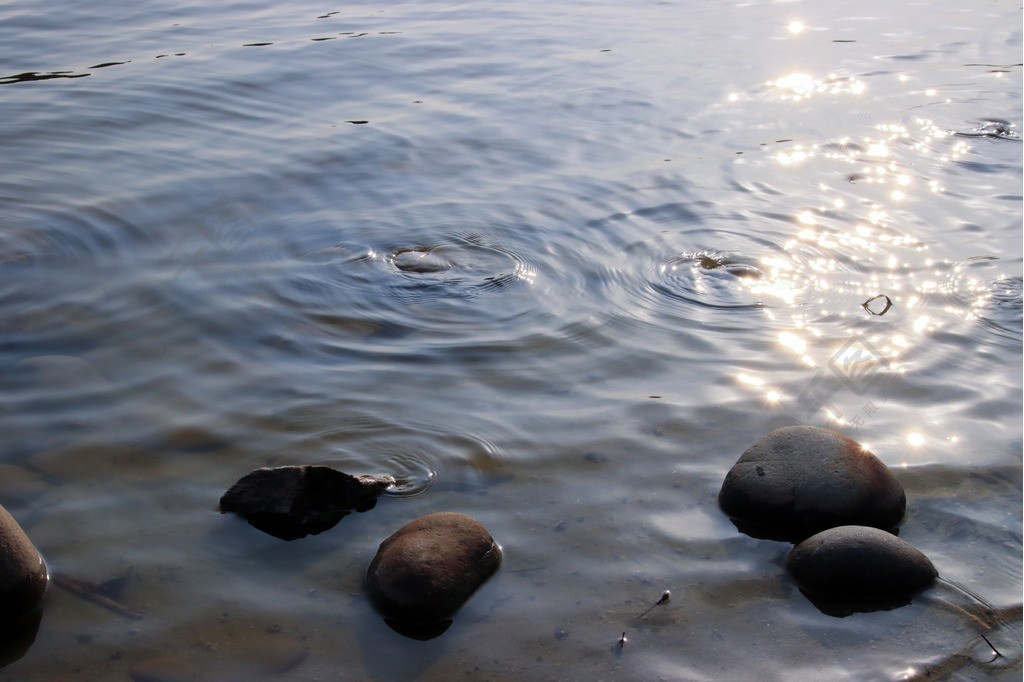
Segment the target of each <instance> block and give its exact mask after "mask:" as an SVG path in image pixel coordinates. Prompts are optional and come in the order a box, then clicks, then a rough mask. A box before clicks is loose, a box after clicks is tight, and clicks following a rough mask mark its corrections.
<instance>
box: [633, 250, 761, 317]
mask: <svg viewBox="0 0 1024 682" xmlns="http://www.w3.org/2000/svg"><path fill="white" fill-rule="evenodd" d="M763 277H764V273H762V272H761V270H760V268H758V267H757V265H756V264H755V262H754V261H753V259H750V258H745V257H742V256H736V255H734V254H728V253H723V252H720V251H707V250H705V251H693V252H687V253H683V254H680V255H678V256H675V257H673V258H669V259H667V260H664V261H662V262H660V263H658V264H657V272H656V273H655V277H654V279H653V281H652V282H651V287H652V289H654V290H655V291H656V292H658V293H659V294H662V295H664V296H668V297H670V298H675V299H678V300H681V301H685V302H687V303H693V304H694V305H699V306H703V307H706V308H725V309H743V308H760V307H762V306H763V304H762V303H761V302H760V301H757V300H751V299H752V295H751V293H750V291H749V290H748V288H747V287H746V286H745V284H744V283H745V282H746V281H750V280H759V279H762V278H763Z"/></svg>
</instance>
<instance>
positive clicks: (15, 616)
mask: <svg viewBox="0 0 1024 682" xmlns="http://www.w3.org/2000/svg"><path fill="white" fill-rule="evenodd" d="M48 583H49V575H48V573H47V570H46V564H45V563H43V558H42V557H41V556H40V555H39V552H38V551H37V550H36V548H35V546H34V545H33V544H32V541H31V540H29V539H28V536H27V535H25V531H24V530H22V528H21V526H19V525H18V522H17V521H15V520H14V518H13V517H12V516H11V515H10V514H9V513H7V510H6V509H4V508H3V507H0V631H3V630H6V629H8V628H10V627H14V628H15V629H17V624H18V622H20V620H21V618H22V617H23V616H26V614H29V613H31V612H32V611H33V610H35V609H36V607H38V606H39V603H40V602H41V601H42V600H43V595H44V594H46V586H47V584H48Z"/></svg>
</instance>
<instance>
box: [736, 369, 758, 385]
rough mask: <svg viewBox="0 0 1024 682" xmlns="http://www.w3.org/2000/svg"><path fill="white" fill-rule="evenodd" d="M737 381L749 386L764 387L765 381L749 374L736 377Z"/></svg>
mask: <svg viewBox="0 0 1024 682" xmlns="http://www.w3.org/2000/svg"><path fill="white" fill-rule="evenodd" d="M736 380H737V381H739V382H740V383H743V384H747V385H748V386H764V379H758V378H757V377H754V376H750V375H749V374H744V373H742V372H741V373H740V374H737V375H736Z"/></svg>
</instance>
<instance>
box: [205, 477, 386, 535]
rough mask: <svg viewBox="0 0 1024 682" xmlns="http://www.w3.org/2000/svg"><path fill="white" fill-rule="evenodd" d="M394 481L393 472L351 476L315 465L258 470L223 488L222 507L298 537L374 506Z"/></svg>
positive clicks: (265, 527)
mask: <svg viewBox="0 0 1024 682" xmlns="http://www.w3.org/2000/svg"><path fill="white" fill-rule="evenodd" d="M394 484H395V479H394V478H392V477H390V476H351V475H349V474H346V473H344V472H341V471H338V470H336V469H332V468H330V467H325V466H315V465H311V464H304V465H301V466H285V467H273V468H262V469H255V470H253V471H252V472H250V473H249V474H247V475H245V476H243V477H242V478H241V479H240V480H239V481H238V482H237V483H235V484H234V485H233V486H231V488H230V489H229V490H228V491H227V492H226V493H224V495H223V497H221V498H220V510H221V512H233V513H235V514H238V515H239V516H241V517H242V518H244V519H245V520H246V521H248V522H249V524H250V525H252V526H254V527H256V528H258V529H260V530H262V531H263V532H265V533H269V534H270V535H273V536H274V537H278V538H281V539H282V540H296V539H298V538H304V537H306V536H307V535H316V534H318V533H322V532H324V531H325V530H329V529H331V528H333V527H334V526H336V525H337V524H338V522H339V521H341V519H343V518H344V517H346V516H348V515H349V514H350V513H352V511H353V510H355V511H359V512H364V511H369V510H370V509H373V507H374V505H376V503H377V497H378V496H379V495H380V494H381V493H382V492H384V490H385V489H386V488H388V487H389V486H392V485H394Z"/></svg>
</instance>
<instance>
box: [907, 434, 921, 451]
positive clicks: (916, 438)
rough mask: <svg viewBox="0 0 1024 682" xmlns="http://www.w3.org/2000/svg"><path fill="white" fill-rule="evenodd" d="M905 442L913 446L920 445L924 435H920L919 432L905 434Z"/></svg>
mask: <svg viewBox="0 0 1024 682" xmlns="http://www.w3.org/2000/svg"><path fill="white" fill-rule="evenodd" d="M907 443H909V444H910V445H912V446H913V447H915V448H916V447H920V446H922V445H924V436H922V435H921V434H920V433H909V434H907Z"/></svg>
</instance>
